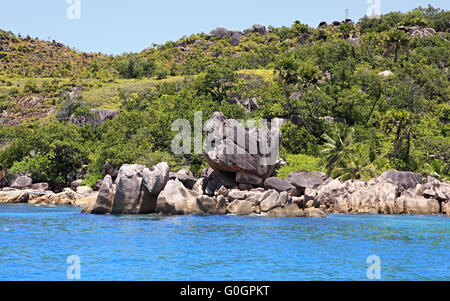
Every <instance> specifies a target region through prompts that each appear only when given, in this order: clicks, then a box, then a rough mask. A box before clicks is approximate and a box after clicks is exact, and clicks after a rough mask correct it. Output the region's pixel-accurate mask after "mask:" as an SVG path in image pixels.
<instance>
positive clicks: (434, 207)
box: [398, 190, 441, 215]
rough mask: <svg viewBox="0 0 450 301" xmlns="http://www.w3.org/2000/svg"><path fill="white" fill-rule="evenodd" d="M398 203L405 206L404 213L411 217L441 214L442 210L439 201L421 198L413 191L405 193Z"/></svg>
mask: <svg viewBox="0 0 450 301" xmlns="http://www.w3.org/2000/svg"><path fill="white" fill-rule="evenodd" d="M398 202H400V203H402V202H403V204H404V211H403V213H405V214H411V215H432V214H439V213H440V209H441V207H440V205H439V202H438V201H437V200H435V199H426V198H423V197H420V196H418V195H417V194H415V193H414V191H412V190H407V191H405V192H403V193H402V195H401V196H400V197H399V198H398Z"/></svg>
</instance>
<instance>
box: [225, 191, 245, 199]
mask: <svg viewBox="0 0 450 301" xmlns="http://www.w3.org/2000/svg"><path fill="white" fill-rule="evenodd" d="M246 197H247V192H245V191H241V190H237V189H233V190H231V191H230V192H229V193H228V198H229V199H230V200H232V201H234V200H245V198H246Z"/></svg>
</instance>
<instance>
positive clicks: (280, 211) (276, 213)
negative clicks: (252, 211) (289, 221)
mask: <svg viewBox="0 0 450 301" xmlns="http://www.w3.org/2000/svg"><path fill="white" fill-rule="evenodd" d="M267 216H268V217H305V216H306V213H305V211H303V210H302V209H300V208H299V207H298V206H297V204H289V205H287V206H286V207H277V208H274V209H272V210H270V211H269V212H267Z"/></svg>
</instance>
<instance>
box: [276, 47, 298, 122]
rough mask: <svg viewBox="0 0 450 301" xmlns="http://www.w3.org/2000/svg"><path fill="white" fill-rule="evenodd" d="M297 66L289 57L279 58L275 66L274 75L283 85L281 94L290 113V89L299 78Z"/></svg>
mask: <svg viewBox="0 0 450 301" xmlns="http://www.w3.org/2000/svg"><path fill="white" fill-rule="evenodd" d="M298 69H299V64H298V63H297V62H296V61H295V60H294V58H292V57H290V56H284V57H282V58H280V59H279V60H278V62H277V64H276V66H275V74H276V75H277V76H278V80H279V81H280V82H281V83H282V85H283V93H284V97H285V98H286V108H287V111H288V113H289V115H290V113H291V101H290V99H291V92H290V87H291V86H292V85H296V84H297V83H299V82H300V80H301V78H300V75H299V72H298Z"/></svg>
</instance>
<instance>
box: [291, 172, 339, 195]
mask: <svg viewBox="0 0 450 301" xmlns="http://www.w3.org/2000/svg"><path fill="white" fill-rule="evenodd" d="M287 181H288V182H289V183H290V184H291V185H292V186H295V187H297V188H298V189H303V190H305V189H306V188H318V187H319V186H322V185H324V184H326V183H327V182H329V181H331V179H330V178H329V177H328V176H327V175H326V174H324V173H322V172H309V171H295V172H292V173H291V174H290V175H289V177H288V178H287Z"/></svg>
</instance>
